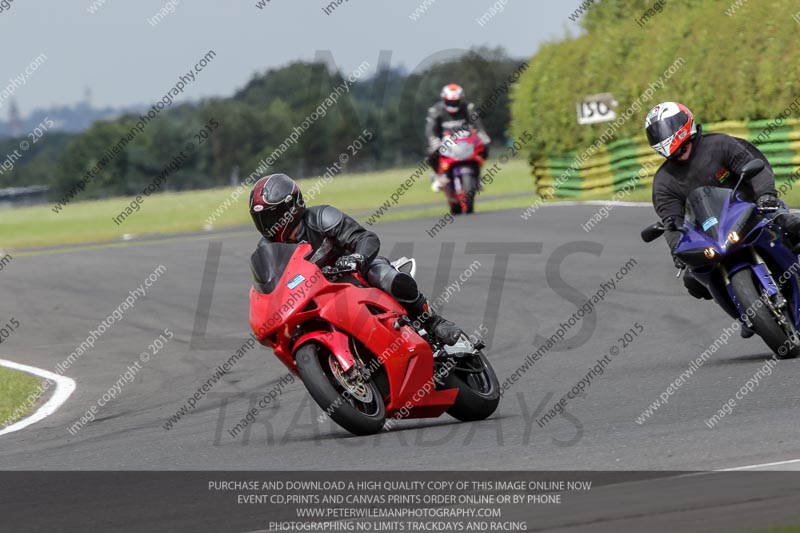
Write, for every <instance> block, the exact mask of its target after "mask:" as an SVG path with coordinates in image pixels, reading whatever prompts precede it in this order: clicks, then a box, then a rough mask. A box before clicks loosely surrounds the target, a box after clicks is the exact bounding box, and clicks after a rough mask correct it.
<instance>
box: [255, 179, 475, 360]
mask: <svg viewBox="0 0 800 533" xmlns="http://www.w3.org/2000/svg"><path fill="white" fill-rule="evenodd" d="M250 215H251V216H252V217H253V222H254V223H255V225H256V228H257V229H258V231H259V232H260V233H261V235H262V236H263V238H262V239H261V240H260V241H259V243H258V246H266V245H267V244H268V243H272V242H281V243H298V242H307V243H309V244H310V245H311V247H312V248H313V249H314V251H315V252H317V251H319V250H320V248H322V247H323V245H324V244H326V243H329V245H331V246H332V247H331V248H330V250H329V251H328V253H327V254H326V255H325V256H324V257H323V258H322V259H321V260H320V261H319V262H318V265H319V266H320V267H323V266H333V265H335V266H336V267H337V268H341V269H344V268H356V269H358V271H359V272H360V273H361V274H362V275H363V276H364V278H365V279H366V280H367V283H369V285H370V286H372V287H376V288H379V289H381V290H383V291H384V292H386V293H388V294H389V295H390V296H392V297H393V298H394V299H395V300H397V301H398V302H399V303H400V304H401V305H402V306H403V307H404V308H405V310H406V312H407V313H408V317H409V319H411V320H412V321H413V322H417V323H419V324H421V325H422V326H423V327H424V328H425V330H426V331H428V332H429V333H431V334H432V335H433V336H435V337H436V338H437V339H439V340H440V341H441V342H443V343H445V344H448V345H450V346H452V345H454V344H456V343H457V342H458V340H459V339H460V337H461V335H463V332H462V331H461V329H459V328H458V327H457V326H456V325H455V324H453V323H452V322H450V321H448V320H445V319H444V318H442V317H441V316H440V315H438V314H436V313H435V312H434V311H433V310H431V309H430V308H429V307H428V301H427V299H426V298H425V296H424V295H423V294H422V293H421V292H420V290H419V287H418V286H417V282H416V280H415V279H414V278H413V277H411V276H410V275H409V274H406V273H404V272H400V271H398V270H397V269H395V268H394V267H393V266H392V265H391V263H390V262H389V260H388V259H386V258H385V257H381V256H379V255H378V252H379V251H380V247H381V241H380V240H379V239H378V236H377V235H375V234H374V233H372V232H371V231H367V230H366V229H364V228H363V227H362V226H361V225H360V224H359V223H358V222H356V221H355V220H354V219H353V218H351V217H349V216H348V215H346V214H344V213H343V212H341V211H339V210H338V209H336V208H335V207H333V206H330V205H316V206H311V207H306V205H305V202H304V201H303V195H302V193H301V191H300V187H299V186H298V185H297V183H295V182H294V180H292V179H291V178H290V177H289V176H287V175H286V174H272V175H270V176H265V177H263V178H261V179H259V180H258V181H257V182H256V184H255V186H254V187H253V190H252V191H251V193H250ZM326 247H327V246H326Z"/></svg>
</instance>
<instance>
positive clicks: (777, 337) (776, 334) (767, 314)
mask: <svg viewBox="0 0 800 533" xmlns="http://www.w3.org/2000/svg"><path fill="white" fill-rule="evenodd" d="M731 285H733V290H734V292H735V293H736V296H737V297H738V298H739V302H740V303H741V304H742V307H744V309H746V310H750V313H748V316H750V320H751V321H752V322H753V329H754V330H755V332H756V333H757V334H758V335H759V337H761V338H762V339H764V342H766V343H767V346H769V347H770V349H771V350H772V351H773V352H774V353H775V354H776V355H777V356H778V358H779V359H793V358H795V357H797V356H798V355H800V345H798V343H797V338H796V335H797V333H796V332H795V330H794V328H793V327H792V320H791V317H789V316H788V312H787V311H786V310H784V311H781V310H779V309H776V308H775V307H774V306H773V304H772V302H771V301H770V298H769V296H768V295H767V294H766V293H765V292H764V291H763V288H762V286H761V283H758V282H757V281H756V280H754V279H753V271H752V270H750V269H749V268H743V269H742V270H739V271H738V272H736V273H735V274H733V275H732V276H731ZM759 300H760V301H759ZM751 315H752V316H751ZM782 324H783V325H782ZM792 337H794V339H793V338H792Z"/></svg>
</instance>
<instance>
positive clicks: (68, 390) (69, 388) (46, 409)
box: [0, 359, 76, 436]
mask: <svg viewBox="0 0 800 533" xmlns="http://www.w3.org/2000/svg"><path fill="white" fill-rule="evenodd" d="M0 366H4V367H6V368H10V369H12V370H19V371H20V372H25V373H27V374H33V375H34V376H38V377H40V378H44V379H47V380H50V381H54V382H55V384H56V390H55V391H53V394H52V395H51V396H50V399H49V400H47V401H46V402H45V403H44V405H42V406H41V407H39V409H37V410H36V412H35V413H33V414H32V415H30V416H28V417H26V418H23V419H22V420H20V421H18V422H15V423H13V424H11V425H10V426H6V427H5V428H3V429H0V436H2V435H6V434H8V433H13V432H15V431H19V430H21V429H25V428H26V427H28V426H30V425H31V424H35V423H36V422H39V421H41V420H43V419H45V418H46V417H48V416H50V415H52V414H53V413H55V412H56V411H57V410H58V408H59V407H61V406H62V405H64V402H66V401H67V399H69V397H70V396H71V395H72V393H73V392H75V387H76V385H75V380H73V379H71V378H68V377H65V376H60V375H58V374H54V373H52V372H48V371H47V370H42V369H41V368H36V367H34V366H28V365H23V364H20V363H15V362H14V361H8V360H6V359H0Z"/></svg>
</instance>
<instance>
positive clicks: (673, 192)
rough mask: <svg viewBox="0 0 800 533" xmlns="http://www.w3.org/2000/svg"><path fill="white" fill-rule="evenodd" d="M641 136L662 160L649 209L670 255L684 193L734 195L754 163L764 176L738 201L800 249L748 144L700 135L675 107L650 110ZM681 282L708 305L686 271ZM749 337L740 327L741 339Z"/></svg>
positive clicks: (797, 227)
mask: <svg viewBox="0 0 800 533" xmlns="http://www.w3.org/2000/svg"><path fill="white" fill-rule="evenodd" d="M645 130H646V133H647V140H648V142H649V144H650V146H651V147H652V148H653V149H654V150H655V151H657V152H658V153H659V154H661V155H662V156H664V157H665V158H666V161H664V163H663V164H662V165H661V167H660V168H659V169H658V170H657V171H656V175H655V177H654V178H653V207H654V208H655V210H656V214H658V216H659V217H660V218H661V220H662V222H663V224H664V228H665V230H666V231H665V232H664V237H665V239H666V240H667V243H668V244H669V248H670V251H671V252H673V254H674V251H675V248H676V247H677V245H678V241H680V238H681V235H682V233H681V232H680V228H682V227H683V222H684V214H685V209H686V198H687V196H688V195H689V193H691V192H692V191H693V190H694V189H696V188H698V187H703V186H711V187H723V188H727V189H733V188H734V187H735V186H736V182H737V180H738V176H739V174H740V172H741V170H742V167H743V166H744V165H745V164H746V163H747V162H749V161H751V160H753V159H761V160H762V161H764V162H765V163H766V165H765V166H764V170H762V171H761V172H760V173H759V174H757V175H756V176H753V177H752V178H751V179H750V180H748V181H747V182H743V183H742V184H741V185H740V186H739V188H738V189H737V191H738V193H739V194H740V195H741V197H742V199H743V200H745V201H748V202H753V203H755V204H756V206H757V207H758V209H759V211H760V212H761V213H762V214H765V215H766V216H770V217H772V218H773V222H774V223H775V224H776V225H778V226H779V227H780V228H781V229H782V230H783V232H784V234H786V236H787V237H788V240H789V242H790V243H791V244H792V245H793V246H796V245H797V244H798V243H800V218H798V217H797V216H795V215H793V214H791V213H790V212H789V210H788V209H787V208H786V205H785V204H784V203H783V202H782V201H780V200H779V199H778V193H777V191H776V190H775V175H774V174H773V172H772V167H771V166H770V165H769V162H768V161H767V158H766V157H765V156H764V154H762V153H761V151H760V150H759V149H758V148H756V147H755V146H753V145H752V144H751V143H750V142H748V141H746V140H744V139H740V138H738V137H732V136H730V135H726V134H724V133H709V134H705V135H704V134H702V128H701V126H700V125H699V124H696V123H695V122H694V117H693V116H692V112H691V111H689V109H688V108H687V107H686V106H684V105H682V104H680V103H677V102H664V103H661V104H659V105H657V106H655V107H654V108H653V109H651V110H650V112H649V113H648V114H647V118H646V119H645ZM673 262H674V263H675V266H676V267H678V268H685V266H686V265H684V264H683V262H682V261H681V260H680V259H678V258H677V257H675V256H674V255H673ZM683 282H684V285H685V286H686V289H687V290H688V291H689V294H691V295H692V296H694V297H695V298H700V299H706V300H710V299H711V294H710V293H709V292H708V289H707V288H706V287H705V286H704V285H703V284H702V283H700V282H699V281H698V280H697V279H696V278H695V277H694V276H693V275H692V273H691V271H689V270H687V271H686V274H685V275H684V277H683ZM734 318H739V317H736V316H735V317H734ZM752 335H753V331H752V330H751V329H750V328H748V327H747V326H746V325H745V324H743V327H742V336H743V337H745V338H747V337H750V336H752Z"/></svg>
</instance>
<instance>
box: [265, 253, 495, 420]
mask: <svg viewBox="0 0 800 533" xmlns="http://www.w3.org/2000/svg"><path fill="white" fill-rule="evenodd" d="M311 255H312V248H311V246H310V245H309V244H306V243H302V244H284V243H264V242H262V243H261V244H260V245H259V247H258V249H257V250H256V251H255V252H254V253H253V255H252V257H251V268H252V270H253V277H254V279H255V281H254V285H253V287H252V289H251V290H250V326H251V328H252V329H253V332H254V333H255V334H256V337H257V338H258V340H259V341H260V342H261V343H262V344H264V345H266V346H269V347H271V348H272V349H273V350H274V352H275V355H276V356H277V357H278V359H280V360H281V362H282V363H283V364H284V365H286V367H287V368H288V369H289V370H290V371H291V372H293V373H294V374H295V375H297V376H299V377H300V379H301V380H302V381H303V383H304V384H305V386H306V388H307V389H308V392H309V393H310V394H311V396H312V397H313V398H314V400H315V401H316V402H317V404H318V405H319V406H320V407H321V408H322V410H323V412H324V413H325V414H327V415H328V416H330V418H331V419H333V420H334V421H335V422H336V423H337V424H339V425H340V426H341V427H343V428H344V429H346V430H348V431H349V432H351V433H353V434H356V435H370V434H374V433H378V432H379V431H381V429H382V428H383V427H384V425H387V426H389V427H390V426H391V425H392V424H393V423H394V422H395V421H397V420H400V419H406V418H433V417H438V416H441V414H442V413H444V412H447V413H448V414H450V415H451V416H453V417H455V418H457V419H458V420H462V421H473V420H483V419H485V418H488V417H489V416H491V414H492V413H494V411H495V409H497V405H498V403H499V402H500V386H499V383H498V381H497V376H496V375H495V373H494V370H493V369H492V367H491V365H490V364H489V361H488V360H487V359H486V356H485V355H484V354H483V352H482V351H481V349H482V348H483V347H484V346H483V343H482V342H481V341H478V342H476V343H475V344H473V343H472V342H470V341H469V340H468V339H467V338H466V337H462V340H461V341H460V342H459V343H458V344H457V345H456V346H446V345H442V344H441V343H439V342H437V341H436V340H435V339H434V338H432V336H430V335H428V333H427V332H426V331H425V330H424V329H422V328H421V327H420V328H419V329H415V327H414V326H415V325H414V324H412V322H411V321H410V320H409V318H408V317H407V316H406V314H405V310H404V309H403V307H402V306H401V305H400V304H399V303H397V301H395V300H394V299H393V298H392V297H391V296H389V295H388V294H386V293H385V292H383V291H381V290H380V289H376V288H372V287H369V286H368V285H367V283H366V282H365V280H364V279H363V278H362V276H361V275H360V274H359V273H357V272H353V271H350V270H341V269H336V268H332V267H323V268H322V269H320V268H319V267H318V266H317V263H318V262H320V259H322V258H324V255H325V254H324V253H322V254H320V253H319V252H318V253H315V254H314V255H313V256H311ZM310 256H311V257H310ZM393 264H394V265H395V267H396V268H398V269H399V270H401V271H403V272H407V273H409V274H411V275H412V276H413V275H414V272H415V270H416V264H415V262H414V260H413V259H406V258H402V259H400V260H398V261H395V262H394V263H393Z"/></svg>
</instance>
